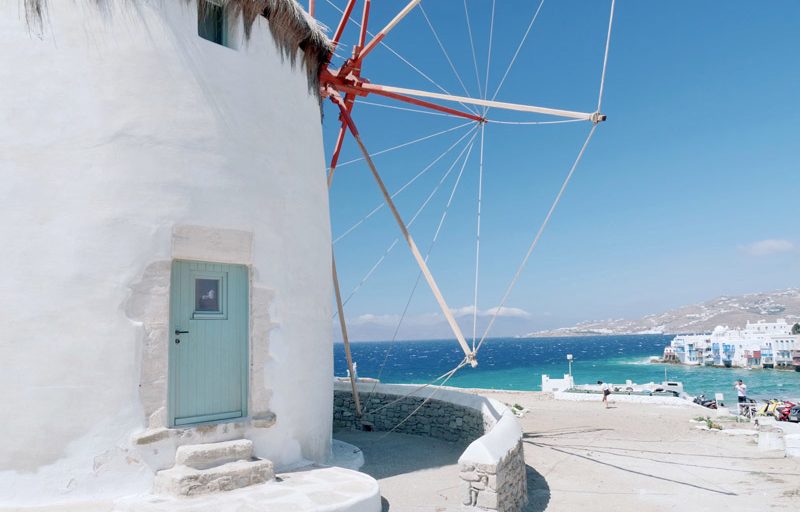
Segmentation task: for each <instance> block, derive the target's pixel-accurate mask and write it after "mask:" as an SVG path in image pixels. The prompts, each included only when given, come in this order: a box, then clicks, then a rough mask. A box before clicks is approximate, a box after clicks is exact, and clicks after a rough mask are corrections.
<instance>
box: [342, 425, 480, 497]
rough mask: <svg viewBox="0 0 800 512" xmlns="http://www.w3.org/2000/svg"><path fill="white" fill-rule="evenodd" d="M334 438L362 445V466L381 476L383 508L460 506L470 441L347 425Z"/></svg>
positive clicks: (372, 473)
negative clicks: (462, 462) (463, 459)
mask: <svg viewBox="0 0 800 512" xmlns="http://www.w3.org/2000/svg"><path fill="white" fill-rule="evenodd" d="M333 437H334V438H336V439H339V440H341V441H344V442H346V443H350V444H352V445H355V446H358V447H359V448H360V449H361V450H362V452H363V454H364V466H363V467H362V468H361V471H363V472H364V473H367V474H368V475H370V476H371V477H373V478H375V479H376V480H378V484H379V485H380V489H381V496H382V497H383V510H384V511H389V510H390V511H391V512H445V511H447V512H449V511H456V510H459V511H460V509H461V502H460V501H459V492H458V491H459V488H458V485H459V479H458V457H459V456H460V455H461V453H462V452H463V451H464V449H465V448H466V446H465V445H461V444H455V443H448V442H446V441H440V440H438V439H431V438H426V437H418V436H411V435H408V434H396V433H391V434H388V435H387V434H386V433H385V432H360V431H349V430H343V431H339V432H334V434H333Z"/></svg>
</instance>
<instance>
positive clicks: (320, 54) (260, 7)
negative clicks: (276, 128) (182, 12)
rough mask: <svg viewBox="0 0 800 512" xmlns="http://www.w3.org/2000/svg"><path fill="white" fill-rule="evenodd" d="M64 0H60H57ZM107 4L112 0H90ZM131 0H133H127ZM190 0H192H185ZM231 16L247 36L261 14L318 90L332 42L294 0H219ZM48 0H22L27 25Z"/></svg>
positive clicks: (39, 19)
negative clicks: (299, 54)
mask: <svg viewBox="0 0 800 512" xmlns="http://www.w3.org/2000/svg"><path fill="white" fill-rule="evenodd" d="M59 1H63V0H59ZM91 1H92V2H94V3H96V4H97V5H98V6H99V7H107V4H108V2H110V1H112V0H91ZM127 1H129V2H133V1H136V0H127ZM185 1H187V2H188V1H191V0H185ZM222 1H223V2H225V4H226V8H228V9H232V14H233V15H234V16H239V15H240V16H241V19H242V24H243V25H244V33H245V37H247V38H249V37H250V34H251V32H252V28H253V23H255V20H256V19H258V17H259V16H264V17H265V18H266V19H267V21H268V23H269V29H270V32H272V36H273V38H274V39H275V42H276V43H277V44H278V47H279V48H280V49H281V52H282V53H283V55H284V57H285V58H288V59H289V60H290V61H291V62H292V64H296V61H297V50H300V51H301V52H302V54H303V64H304V65H305V68H306V72H307V73H308V85H309V87H310V88H312V89H313V90H314V91H315V92H316V93H319V90H318V89H319V87H318V80H319V71H320V68H321V67H322V66H323V65H324V64H325V63H326V62H327V61H328V60H329V59H330V55H331V49H332V47H331V42H330V40H329V39H328V37H327V36H326V35H325V32H324V31H323V28H322V26H321V25H320V24H319V23H318V22H317V21H316V20H315V19H314V18H312V17H311V16H310V15H309V14H308V13H307V12H306V11H305V10H303V8H302V7H301V6H300V4H299V3H298V2H297V1H296V0H222ZM47 2H48V0H24V5H25V19H26V20H27V22H28V25H29V26H30V27H33V28H34V29H36V30H38V31H41V30H42V29H43V27H44V19H45V17H46V14H47Z"/></svg>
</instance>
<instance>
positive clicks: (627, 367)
mask: <svg viewBox="0 0 800 512" xmlns="http://www.w3.org/2000/svg"><path fill="white" fill-rule="evenodd" d="M672 338H673V337H672V336H663V335H631V336H580V337H558V338H487V339H486V340H485V341H484V344H483V346H482V347H481V349H480V351H479V352H478V362H479V364H478V367H477V368H472V367H470V366H466V367H464V368H462V369H460V370H459V371H458V372H456V373H455V375H453V376H452V377H451V378H450V379H449V380H448V381H447V384H446V385H448V386H455V387H464V388H486V389H510V390H524V391H541V383H542V374H547V375H549V376H550V377H552V378H561V377H562V376H563V375H564V374H566V373H568V372H569V365H568V361H567V354H572V356H573V362H572V375H573V378H574V379H575V383H576V384H593V383H596V382H597V381H598V380H602V381H604V382H611V383H615V384H617V383H619V384H622V383H625V381H626V380H631V381H633V382H635V383H638V384H644V383H647V382H662V381H663V380H665V379H668V380H676V381H680V382H682V383H683V386H684V391H686V392H687V393H689V394H691V395H699V394H705V395H706V396H708V397H713V396H714V394H715V393H723V395H724V396H725V398H726V399H727V400H732V399H735V396H736V395H735V391H734V389H733V385H734V382H735V381H736V380H737V379H742V380H743V381H744V382H745V384H747V387H748V396H750V397H752V398H761V399H767V398H780V399H787V400H789V399H794V401H797V400H798V399H800V372H795V371H787V370H775V369H771V370H765V369H752V370H745V369H743V368H715V367H698V366H681V365H675V364H660V363H651V362H649V359H650V357H651V356H660V355H661V354H662V353H663V351H664V347H665V346H666V345H668V344H669V342H670V340H671V339H672ZM350 345H351V352H352V355H353V361H354V362H355V363H356V364H357V374H358V376H359V377H373V378H377V379H380V381H381V382H383V383H391V384H427V383H430V382H432V381H434V380H435V379H437V377H439V376H441V375H443V374H445V373H447V372H448V371H450V370H451V369H453V368H454V367H456V366H457V365H458V364H459V362H461V360H462V359H463V357H464V354H463V352H462V351H461V347H460V346H459V345H458V343H457V342H456V340H454V339H453V340H425V341H419V340H415V341H394V342H382V341H374V342H367V341H364V342H352V343H351V344H350ZM334 372H335V374H336V376H341V377H344V376H346V375H347V362H346V359H345V354H344V345H343V344H341V343H337V344H335V345H334ZM437 383H441V381H437Z"/></svg>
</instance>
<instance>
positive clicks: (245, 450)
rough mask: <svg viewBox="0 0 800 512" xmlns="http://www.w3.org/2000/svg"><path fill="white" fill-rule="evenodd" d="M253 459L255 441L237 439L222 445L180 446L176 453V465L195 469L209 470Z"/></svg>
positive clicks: (221, 443) (224, 442)
mask: <svg viewBox="0 0 800 512" xmlns="http://www.w3.org/2000/svg"><path fill="white" fill-rule="evenodd" d="M251 458H253V441H250V440H249V439H236V440H234V441H223V442H220V443H208V444H189V445H184V446H179V447H178V451H177V452H176V453H175V464H176V465H178V466H188V467H190V468H194V469H209V468H213V467H216V466H221V465H223V464H227V463H228V462H233V461H236V460H250V459H251Z"/></svg>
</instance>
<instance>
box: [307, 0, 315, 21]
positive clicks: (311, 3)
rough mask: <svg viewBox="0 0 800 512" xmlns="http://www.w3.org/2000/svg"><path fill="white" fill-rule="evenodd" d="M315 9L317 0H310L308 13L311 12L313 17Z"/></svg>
mask: <svg viewBox="0 0 800 512" xmlns="http://www.w3.org/2000/svg"><path fill="white" fill-rule="evenodd" d="M314 11H316V2H315V0H308V14H310V15H311V17H312V18H313V17H314Z"/></svg>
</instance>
